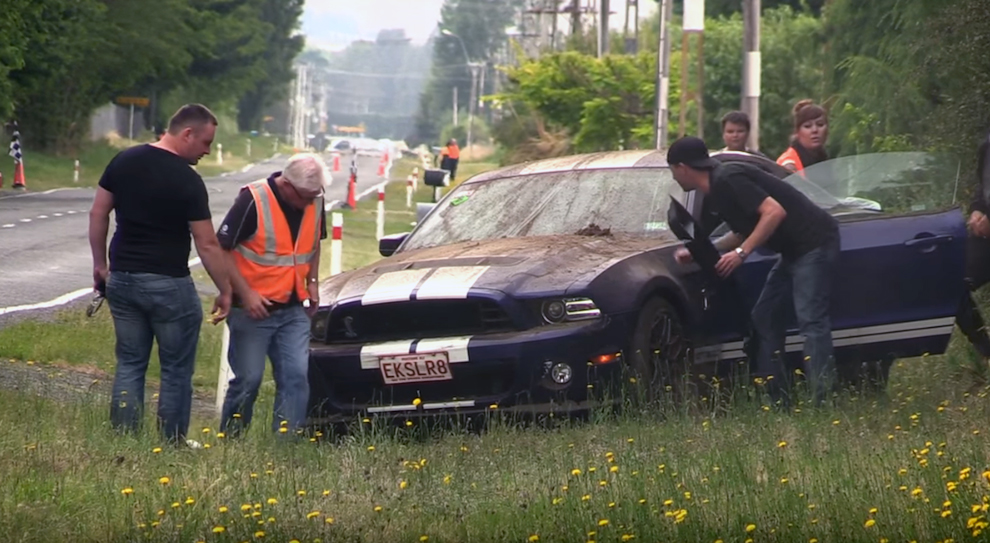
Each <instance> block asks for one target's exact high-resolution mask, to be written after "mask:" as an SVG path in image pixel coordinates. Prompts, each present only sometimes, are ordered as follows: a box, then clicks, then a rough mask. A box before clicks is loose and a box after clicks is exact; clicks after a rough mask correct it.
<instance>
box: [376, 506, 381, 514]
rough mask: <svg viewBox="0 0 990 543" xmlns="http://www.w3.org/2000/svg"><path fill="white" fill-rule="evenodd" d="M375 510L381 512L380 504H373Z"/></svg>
mask: <svg viewBox="0 0 990 543" xmlns="http://www.w3.org/2000/svg"><path fill="white" fill-rule="evenodd" d="M375 512H376V513H381V512H382V506H380V505H376V506H375Z"/></svg>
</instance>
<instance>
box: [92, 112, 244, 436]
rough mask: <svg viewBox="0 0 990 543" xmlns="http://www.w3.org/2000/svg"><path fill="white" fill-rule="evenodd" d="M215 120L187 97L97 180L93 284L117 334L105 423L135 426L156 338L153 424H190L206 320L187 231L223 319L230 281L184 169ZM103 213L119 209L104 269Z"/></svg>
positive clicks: (200, 187)
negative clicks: (158, 133)
mask: <svg viewBox="0 0 990 543" xmlns="http://www.w3.org/2000/svg"><path fill="white" fill-rule="evenodd" d="M216 125H217V119H216V117H215V116H214V115H213V113H212V112H210V110H209V109H207V108H206V107H204V106H202V105H199V104H189V105H186V106H183V107H182V108H180V109H179V110H178V111H177V112H176V113H175V115H173V117H172V119H171V120H170V121H169V126H168V131H167V132H166V133H165V134H164V135H163V136H162V138H161V139H160V140H159V141H157V142H155V143H151V144H144V145H137V146H134V147H131V148H129V149H125V150H123V151H121V152H120V153H118V154H117V156H115V157H114V158H113V160H111V161H110V164H108V165H107V167H106V170H105V171H104V172H103V176H102V177H101V178H100V182H99V187H98V188H97V189H96V197H95V198H94V200H93V207H92V210H91V211H90V219H89V243H90V248H91V250H92V253H93V284H94V287H95V288H96V289H98V290H102V289H103V288H104V287H105V288H106V299H107V303H108V305H109V306H110V312H111V315H112V316H113V322H114V330H115V332H116V353H117V367H116V371H115V373H114V383H113V393H112V399H111V405H110V420H111V423H112V424H113V425H114V427H116V428H119V429H123V430H136V429H137V427H138V426H139V425H140V422H141V420H142V410H143V407H144V382H145V374H146V372H147V369H148V359H149V357H150V355H151V348H152V342H153V341H154V340H157V341H158V348H159V353H158V358H159V361H160V364H161V391H160V393H159V399H158V420H159V425H160V430H161V432H162V434H163V436H164V437H165V438H166V439H168V440H170V441H176V442H179V443H181V442H184V441H185V436H186V433H187V431H188V429H189V415H190V406H191V402H192V375H193V369H194V365H195V361H196V347H197V344H198V342H199V331H200V326H201V325H202V320H203V306H202V303H201V302H200V298H199V295H198V293H197V292H196V286H195V285H194V284H193V280H192V277H191V276H190V273H189V266H188V263H187V262H188V260H189V252H190V243H189V240H190V235H191V236H192V238H193V239H194V240H195V242H196V251H197V253H198V254H199V257H200V259H201V260H202V262H203V266H204V267H206V271H208V272H209V273H210V276H211V277H212V278H213V281H214V283H215V284H216V285H217V287H218V288H219V289H220V296H219V297H218V298H217V300H216V304H215V305H214V312H215V313H216V318H217V319H222V318H223V317H225V316H226V314H227V311H228V310H229V308H230V297H231V292H230V287H229V280H228V279H227V272H226V267H225V262H224V258H223V251H222V250H221V249H220V245H219V243H218V242H217V237H216V234H214V232H213V221H212V220H211V218H210V206H209V199H208V197H207V193H206V185H205V184H204V183H203V179H202V178H201V177H200V176H199V174H197V173H196V172H195V170H193V169H192V168H190V164H196V163H197V162H198V161H199V159H200V158H202V157H203V155H206V154H208V153H209V152H210V145H211V144H212V142H213V137H214V134H215V132H216ZM110 211H113V212H114V214H115V216H116V230H115V231H114V234H113V239H112V241H111V242H110V251H109V260H110V266H109V268H108V267H107V233H108V231H109V227H110ZM215 322H216V321H215ZM189 443H190V444H194V443H193V442H189Z"/></svg>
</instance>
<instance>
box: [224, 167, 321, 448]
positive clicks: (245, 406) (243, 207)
mask: <svg viewBox="0 0 990 543" xmlns="http://www.w3.org/2000/svg"><path fill="white" fill-rule="evenodd" d="M326 178H327V174H326V166H325V165H324V164H323V161H322V160H321V159H320V157H319V156H318V155H316V154H313V153H300V154H296V155H293V156H292V157H291V158H290V159H289V162H288V164H287V165H286V167H285V169H284V170H283V171H279V172H275V173H273V174H272V175H271V176H269V177H268V179H263V180H259V181H256V182H254V183H251V184H249V185H247V186H245V187H244V188H243V189H241V192H240V193H239V194H238V195H237V198H236V199H235V200H234V204H233V205H232V206H231V208H230V211H228V212H227V216H226V217H225V218H224V220H223V223H222V224H221V225H220V229H219V231H218V234H217V237H218V238H219V240H220V246H221V247H222V248H223V249H224V251H226V255H227V258H228V261H227V262H228V268H229V269H230V280H231V283H232V285H233V290H234V291H235V298H234V301H233V308H232V309H231V311H230V317H229V320H228V325H229V327H230V349H229V351H228V353H227V361H228V363H229V364H230V368H231V370H233V373H234V378H233V379H231V380H230V381H229V387H228V389H227V393H226V396H225V398H224V403H223V413H222V415H221V420H220V431H222V432H227V433H228V434H229V435H230V436H231V437H236V436H238V435H239V434H240V433H241V432H242V431H243V430H245V429H246V428H247V427H248V426H249V425H250V423H251V419H252V416H253V410H254V402H255V399H256V398H257V396H258V388H259V387H260V386H261V380H262V378H263V377H264V373H265V356H266V355H267V356H268V358H269V359H271V361H272V373H273V374H274V375H275V405H274V408H273V417H272V431H274V432H276V433H277V434H276V435H278V434H281V433H286V434H287V433H289V432H291V433H292V434H293V435H294V434H295V433H296V432H297V431H299V430H301V428H302V426H303V425H304V424H305V420H306V409H307V406H308V401H309V380H308V379H309V339H310V325H311V321H310V319H311V318H312V317H313V316H314V315H315V314H316V311H317V309H318V308H319V303H320V289H319V271H320V240H323V239H326V238H327V228H326V210H325V207H324V204H323V195H324V189H325V186H326ZM307 303H308V306H305V305H304V304H307Z"/></svg>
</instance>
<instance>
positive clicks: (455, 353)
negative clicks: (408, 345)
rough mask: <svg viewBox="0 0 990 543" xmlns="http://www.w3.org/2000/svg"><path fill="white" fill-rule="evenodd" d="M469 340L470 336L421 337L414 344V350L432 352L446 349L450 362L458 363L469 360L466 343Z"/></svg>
mask: <svg viewBox="0 0 990 543" xmlns="http://www.w3.org/2000/svg"><path fill="white" fill-rule="evenodd" d="M470 342H471V336H463V337H445V338H431V339H421V340H419V343H417V344H416V352H417V353H432V352H437V351H446V353H447V358H448V360H449V361H450V363H451V364H458V363H461V362H467V361H468V360H469V358H468V343H470Z"/></svg>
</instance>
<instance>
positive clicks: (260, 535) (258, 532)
mask: <svg viewBox="0 0 990 543" xmlns="http://www.w3.org/2000/svg"><path fill="white" fill-rule="evenodd" d="M254 537H256V538H258V539H261V538H262V537H265V532H262V531H261V530H258V531H257V532H255V533H254Z"/></svg>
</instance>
